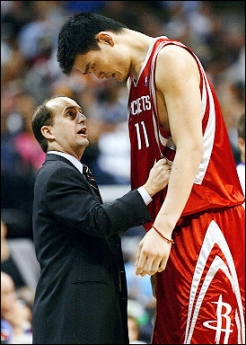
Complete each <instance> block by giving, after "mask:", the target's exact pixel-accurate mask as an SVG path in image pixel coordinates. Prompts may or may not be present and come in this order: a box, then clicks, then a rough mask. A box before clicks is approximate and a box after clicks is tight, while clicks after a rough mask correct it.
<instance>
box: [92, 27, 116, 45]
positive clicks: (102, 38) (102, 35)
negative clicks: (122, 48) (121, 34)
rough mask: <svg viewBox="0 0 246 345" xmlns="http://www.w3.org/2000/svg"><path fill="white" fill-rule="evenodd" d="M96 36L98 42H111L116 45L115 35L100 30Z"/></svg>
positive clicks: (110, 43)
mask: <svg viewBox="0 0 246 345" xmlns="http://www.w3.org/2000/svg"><path fill="white" fill-rule="evenodd" d="M96 38H97V40H98V43H100V42H101V43H106V44H109V45H111V47H113V46H114V40H113V37H112V36H111V35H110V34H109V33H107V32H105V31H101V32H99V33H98V34H97V35H96Z"/></svg>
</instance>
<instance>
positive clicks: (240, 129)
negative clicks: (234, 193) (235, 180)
mask: <svg viewBox="0 0 246 345" xmlns="http://www.w3.org/2000/svg"><path fill="white" fill-rule="evenodd" d="M237 134H238V144H237V145H238V149H239V152H240V162H239V163H238V165H237V172H238V176H239V179H240V182H241V185H242V189H243V192H244V195H245V113H243V114H241V115H240V116H239V118H238V120H237ZM244 207H245V203H244Z"/></svg>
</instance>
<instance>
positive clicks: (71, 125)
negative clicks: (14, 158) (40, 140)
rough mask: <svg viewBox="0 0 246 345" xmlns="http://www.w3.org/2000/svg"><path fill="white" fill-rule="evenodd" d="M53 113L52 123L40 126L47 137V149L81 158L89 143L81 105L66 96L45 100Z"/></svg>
mask: <svg viewBox="0 0 246 345" xmlns="http://www.w3.org/2000/svg"><path fill="white" fill-rule="evenodd" d="M46 105H47V107H48V108H50V109H52V112H53V114H54V121H53V125H51V126H44V127H43V128H42V132H43V135H45V137H46V138H47V139H48V141H49V145H48V151H50V150H57V151H61V152H64V153H69V154H71V155H73V156H75V157H76V158H77V159H79V160H80V159H81V157H82V155H83V152H84V150H85V148H86V147H87V146H88V145H89V140H88V138H87V127H86V117H85V115H84V114H83V113H82V109H81V107H80V106H79V105H78V104H77V103H76V102H75V101H74V100H72V99H70V98H68V97H57V98H54V99H51V100H49V101H48V102H47V104H46Z"/></svg>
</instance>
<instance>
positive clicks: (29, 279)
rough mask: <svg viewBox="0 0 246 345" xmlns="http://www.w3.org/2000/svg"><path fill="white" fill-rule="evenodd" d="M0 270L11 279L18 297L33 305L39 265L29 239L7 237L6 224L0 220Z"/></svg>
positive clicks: (30, 305)
mask: <svg viewBox="0 0 246 345" xmlns="http://www.w3.org/2000/svg"><path fill="white" fill-rule="evenodd" d="M1 271H3V272H5V273H7V274H9V275H10V276H11V278H12V279H13V282H14V285H15V289H16V292H17V294H18V296H19V298H22V300H24V301H25V303H26V304H27V305H29V307H30V308H32V306H33V299H34V292H35V289H36V285H37V281H38V277H39V273H40V267H39V264H38V261H37V259H36V254H35V249H34V246H33V242H32V241H31V240H30V239H7V226H6V224H5V223H4V222H3V220H1Z"/></svg>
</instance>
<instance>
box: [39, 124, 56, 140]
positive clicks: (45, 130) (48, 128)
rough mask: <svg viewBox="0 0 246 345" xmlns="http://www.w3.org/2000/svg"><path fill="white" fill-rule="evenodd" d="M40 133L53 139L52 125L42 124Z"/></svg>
mask: <svg viewBox="0 0 246 345" xmlns="http://www.w3.org/2000/svg"><path fill="white" fill-rule="evenodd" d="M41 133H42V134H43V136H44V137H45V138H46V139H54V138H55V137H54V135H53V132H52V126H42V127H41Z"/></svg>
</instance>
